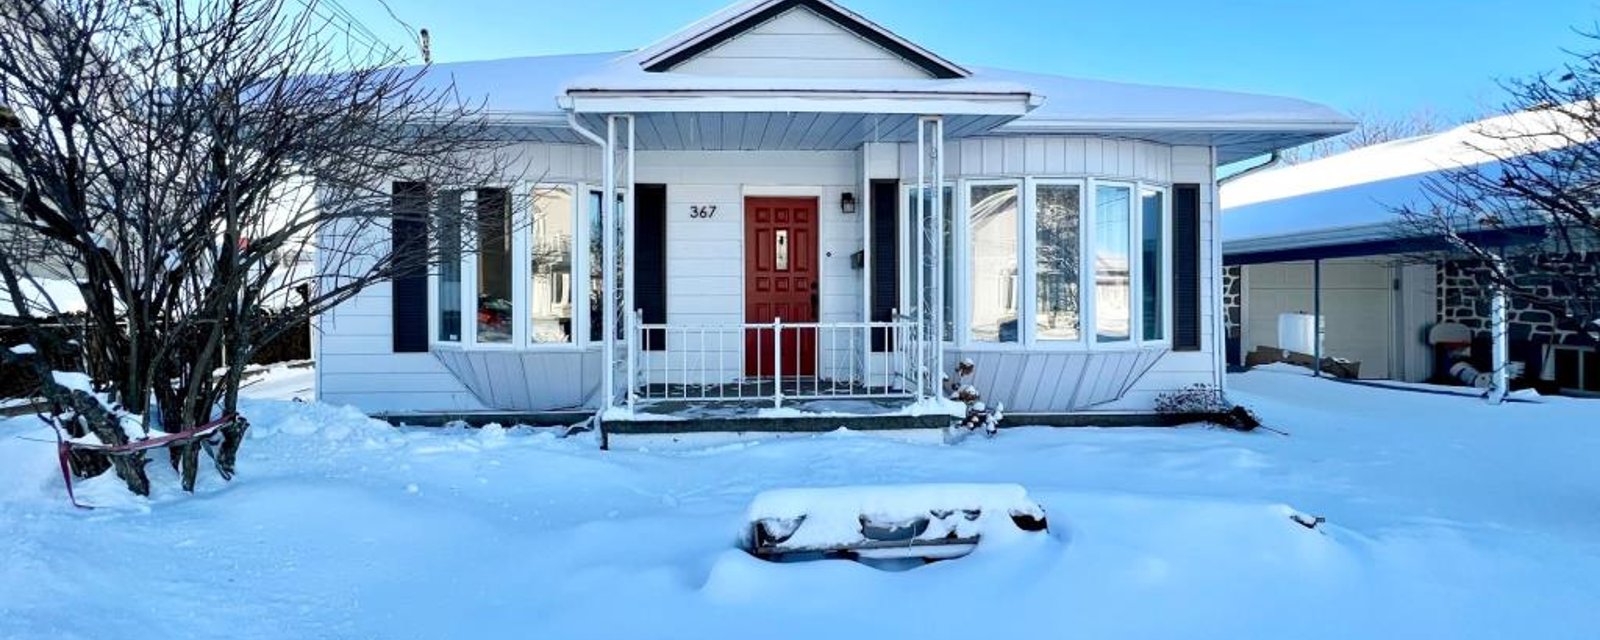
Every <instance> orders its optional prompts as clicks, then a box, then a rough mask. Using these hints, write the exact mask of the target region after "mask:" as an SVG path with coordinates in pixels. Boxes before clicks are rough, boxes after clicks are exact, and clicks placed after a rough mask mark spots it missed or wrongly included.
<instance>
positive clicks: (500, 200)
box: [477, 189, 511, 344]
mask: <svg viewBox="0 0 1600 640" xmlns="http://www.w3.org/2000/svg"><path fill="white" fill-rule="evenodd" d="M477 196H478V204H477V214H478V225H477V226H478V243H477V244H478V342H482V343H490V344H500V343H507V342H511V194H510V192H508V191H507V190H505V189H478V190H477Z"/></svg>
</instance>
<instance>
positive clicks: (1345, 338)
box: [1240, 259, 1397, 378]
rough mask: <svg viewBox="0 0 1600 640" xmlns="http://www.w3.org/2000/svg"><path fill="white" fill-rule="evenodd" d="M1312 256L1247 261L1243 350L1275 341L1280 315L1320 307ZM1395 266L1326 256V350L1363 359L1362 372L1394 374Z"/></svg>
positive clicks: (1365, 375)
mask: <svg viewBox="0 0 1600 640" xmlns="http://www.w3.org/2000/svg"><path fill="white" fill-rule="evenodd" d="M1316 269H1317V265H1316V263H1315V262H1314V261H1302V262H1283V263H1271V264H1254V265H1245V266H1244V267H1243V270H1242V276H1241V278H1242V280H1241V286H1242V287H1243V291H1244V296H1243V301H1242V304H1241V311H1242V313H1243V320H1244V322H1243V326H1242V327H1241V329H1242V331H1241V336H1240V341H1241V344H1242V345H1243V346H1244V348H1245V350H1247V351H1248V350H1251V349H1254V348H1255V347H1257V346H1277V345H1279V344H1280V342H1279V340H1278V317H1279V316H1280V315H1282V314H1285V313H1301V314H1311V313H1314V312H1315V310H1316V299H1315V298H1316V294H1315V279H1316ZM1395 285H1396V282H1395V267H1394V266H1393V265H1392V264H1391V263H1388V262H1384V261H1376V260H1361V259H1347V260H1325V261H1323V262H1322V315H1323V331H1324V334H1323V348H1324V354H1325V355H1327V356H1329V357H1333V358H1343V359H1347V360H1353V361H1356V362H1360V363H1361V371H1360V373H1361V377H1362V378H1390V377H1396V376H1395V373H1396V372H1395V371H1394V369H1395V367H1394V365H1393V363H1394V360H1395V355H1394V354H1395V346H1396V345H1395V344H1394V338H1395V333H1396V332H1395V327H1396V323H1397V318H1396V314H1395V299H1394V298H1395Z"/></svg>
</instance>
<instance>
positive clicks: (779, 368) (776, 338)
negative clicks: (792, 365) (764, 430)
mask: <svg viewBox="0 0 1600 640" xmlns="http://www.w3.org/2000/svg"><path fill="white" fill-rule="evenodd" d="M781 407H783V318H782V317H778V318H773V319H772V408H774V409H778V408H781Z"/></svg>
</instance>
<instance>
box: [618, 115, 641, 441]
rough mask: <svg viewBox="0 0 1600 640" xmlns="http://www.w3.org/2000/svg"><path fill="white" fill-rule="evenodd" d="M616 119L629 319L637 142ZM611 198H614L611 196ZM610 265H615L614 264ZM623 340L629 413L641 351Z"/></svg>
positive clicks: (625, 310) (632, 308) (630, 119)
mask: <svg viewBox="0 0 1600 640" xmlns="http://www.w3.org/2000/svg"><path fill="white" fill-rule="evenodd" d="M618 118H627V120H628V156H627V160H626V162H624V163H623V165H624V168H625V169H626V172H625V173H624V177H623V184H622V194H623V195H622V312H623V313H624V314H627V316H628V317H630V318H631V317H633V315H634V312H635V311H637V310H638V306H637V305H635V304H634V300H633V252H634V248H633V235H634V234H633V226H634V213H633V208H634V184H633V183H634V175H633V170H634V163H635V156H634V146H635V145H637V144H638V140H639V139H638V137H636V136H635V129H634V123H635V118H634V117H633V115H632V114H629V115H626V116H618ZM613 199H615V197H614V196H613ZM611 264H616V263H614V262H613V263H611ZM622 339H623V341H624V346H625V348H626V351H625V353H626V354H627V365H626V366H627V369H626V371H627V379H626V380H625V381H624V382H623V387H622V393H623V397H624V398H626V399H627V400H626V402H627V406H628V409H629V410H632V409H633V395H634V391H635V390H636V387H637V385H638V384H639V378H638V376H637V372H636V370H635V367H636V366H637V363H636V360H637V359H638V357H639V353H640V352H639V350H638V348H637V346H636V345H634V339H635V335H634V333H633V332H632V331H629V332H627V333H626V334H625V335H624V336H623V338H622Z"/></svg>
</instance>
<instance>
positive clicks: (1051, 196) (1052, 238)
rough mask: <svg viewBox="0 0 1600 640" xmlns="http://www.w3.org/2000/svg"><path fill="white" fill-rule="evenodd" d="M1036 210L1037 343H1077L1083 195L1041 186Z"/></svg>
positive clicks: (1069, 189)
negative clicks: (1037, 246)
mask: <svg viewBox="0 0 1600 640" xmlns="http://www.w3.org/2000/svg"><path fill="white" fill-rule="evenodd" d="M1036 191H1037V193H1036V194H1035V196H1034V197H1035V201H1034V206H1035V207H1036V209H1037V210H1038V216H1039V224H1038V234H1039V235H1038V238H1037V240H1038V243H1039V249H1038V258H1037V260H1036V262H1035V267H1036V268H1037V269H1038V271H1039V272H1038V276H1037V278H1038V291H1036V292H1035V300H1036V301H1037V303H1038V308H1037V309H1036V310H1035V312H1034V313H1035V317H1034V326H1035V327H1037V329H1038V338H1039V339H1040V340H1077V339H1078V338H1079V336H1080V335H1082V334H1081V331H1082V325H1081V324H1080V323H1081V320H1080V318H1081V315H1080V312H1079V310H1078V300H1079V296H1078V282H1079V280H1078V265H1079V264H1080V262H1081V260H1080V257H1079V255H1078V247H1079V244H1078V242H1079V237H1080V235H1081V233H1082V226H1081V225H1082V222H1081V220H1082V213H1083V211H1082V207H1083V205H1082V204H1081V203H1082V201H1083V192H1082V190H1081V189H1080V187H1078V185H1073V184H1041V185H1039V187H1038V189H1037V190H1036Z"/></svg>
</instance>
